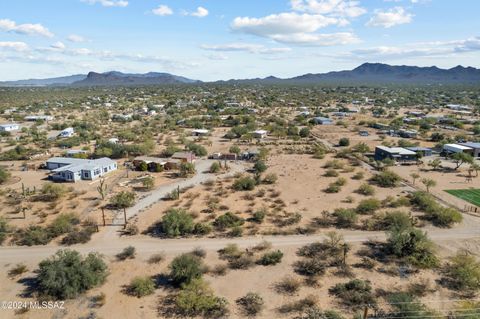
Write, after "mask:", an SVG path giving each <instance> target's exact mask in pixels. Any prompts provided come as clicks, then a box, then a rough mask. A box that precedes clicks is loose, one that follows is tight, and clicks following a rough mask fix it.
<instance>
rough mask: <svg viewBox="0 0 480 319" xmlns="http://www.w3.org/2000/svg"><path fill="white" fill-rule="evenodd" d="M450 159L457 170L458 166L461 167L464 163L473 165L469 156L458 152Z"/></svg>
mask: <svg viewBox="0 0 480 319" xmlns="http://www.w3.org/2000/svg"><path fill="white" fill-rule="evenodd" d="M451 159H452V160H453V162H454V163H455V165H456V166H455V169H459V168H460V166H462V165H463V164H464V163H468V164H472V163H473V157H472V155H470V154H467V153H464V152H460V153H455V154H453V155H452V156H451Z"/></svg>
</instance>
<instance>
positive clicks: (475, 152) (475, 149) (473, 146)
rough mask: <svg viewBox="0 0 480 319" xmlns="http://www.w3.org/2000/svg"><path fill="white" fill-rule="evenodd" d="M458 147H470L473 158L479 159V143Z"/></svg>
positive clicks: (463, 144)
mask: <svg viewBox="0 0 480 319" xmlns="http://www.w3.org/2000/svg"><path fill="white" fill-rule="evenodd" d="M459 145H462V146H466V147H470V148H471V149H472V150H473V154H472V155H473V156H474V157H480V143H474V142H467V143H459Z"/></svg>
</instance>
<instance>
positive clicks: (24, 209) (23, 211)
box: [22, 207, 27, 219]
mask: <svg viewBox="0 0 480 319" xmlns="http://www.w3.org/2000/svg"><path fill="white" fill-rule="evenodd" d="M26 210H27V208H26V207H23V208H22V213H23V219H26V218H27V216H26V214H25V211H26Z"/></svg>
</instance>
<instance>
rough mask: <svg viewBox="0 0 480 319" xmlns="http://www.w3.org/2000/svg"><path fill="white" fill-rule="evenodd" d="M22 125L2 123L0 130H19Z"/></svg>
mask: <svg viewBox="0 0 480 319" xmlns="http://www.w3.org/2000/svg"><path fill="white" fill-rule="evenodd" d="M19 129H20V125H19V124H17V123H8V124H0V132H11V131H18V130H19Z"/></svg>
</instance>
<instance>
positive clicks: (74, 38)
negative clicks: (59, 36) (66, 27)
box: [67, 34, 86, 43]
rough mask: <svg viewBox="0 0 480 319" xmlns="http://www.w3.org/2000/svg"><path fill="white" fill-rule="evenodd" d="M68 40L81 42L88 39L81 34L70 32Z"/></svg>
mask: <svg viewBox="0 0 480 319" xmlns="http://www.w3.org/2000/svg"><path fill="white" fill-rule="evenodd" d="M67 40H68V41H70V42H76V43H80V42H85V41H86V39H85V38H84V37H82V36H81V35H78V34H70V35H69V36H68V37H67Z"/></svg>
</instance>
